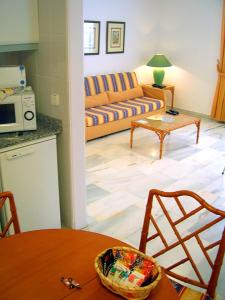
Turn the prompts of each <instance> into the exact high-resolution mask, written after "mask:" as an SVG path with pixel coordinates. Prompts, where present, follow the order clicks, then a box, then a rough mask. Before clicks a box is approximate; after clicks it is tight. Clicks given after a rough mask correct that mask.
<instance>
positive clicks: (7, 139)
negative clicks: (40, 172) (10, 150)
mask: <svg viewBox="0 0 225 300" xmlns="http://www.w3.org/2000/svg"><path fill="white" fill-rule="evenodd" d="M60 132H62V121H61V120H58V119H55V118H52V117H49V116H46V115H43V114H40V113H38V114H37V130H32V131H24V132H19V133H18V132H10V133H0V149H3V148H6V147H10V146H14V145H18V144H21V143H26V142H30V141H34V140H37V139H40V138H45V137H48V136H51V135H55V134H59V133H60Z"/></svg>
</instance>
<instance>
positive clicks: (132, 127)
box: [130, 125, 135, 148]
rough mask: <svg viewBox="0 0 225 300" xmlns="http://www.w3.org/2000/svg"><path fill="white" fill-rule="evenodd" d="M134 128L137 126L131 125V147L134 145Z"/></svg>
mask: <svg viewBox="0 0 225 300" xmlns="http://www.w3.org/2000/svg"><path fill="white" fill-rule="evenodd" d="M134 129H135V126H133V125H131V129H130V148H132V146H133V134H134Z"/></svg>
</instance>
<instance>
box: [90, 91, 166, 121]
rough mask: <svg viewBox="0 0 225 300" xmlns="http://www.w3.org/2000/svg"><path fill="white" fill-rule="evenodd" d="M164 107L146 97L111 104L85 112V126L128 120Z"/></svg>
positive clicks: (162, 104)
mask: <svg viewBox="0 0 225 300" xmlns="http://www.w3.org/2000/svg"><path fill="white" fill-rule="evenodd" d="M163 106H164V101H162V100H158V99H152V98H148V97H140V98H135V99H131V100H126V101H121V102H116V103H111V104H108V105H102V106H98V107H93V108H88V109H86V110H85V121H86V126H88V127H90V126H97V125H101V124H104V123H109V122H112V121H116V120H121V119H124V118H129V117H133V116H137V115H141V114H144V113H148V112H151V111H154V110H158V109H160V108H162V107H163Z"/></svg>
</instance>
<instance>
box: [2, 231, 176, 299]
mask: <svg viewBox="0 0 225 300" xmlns="http://www.w3.org/2000/svg"><path fill="white" fill-rule="evenodd" d="M113 246H129V245H127V244H125V243H123V242H121V241H119V240H116V239H113V238H111V237H107V236H104V235H101V234H97V233H93V232H87V231H82V230H69V229H68V230H67V229H49V230H38V231H30V232H26V233H21V234H17V235H14V236H11V237H8V238H4V239H1V240H0V257H1V263H0V278H1V285H0V295H1V299H2V300H6V299H7V300H8V299H17V300H20V299H21V300H22V299H23V300H24V299H32V300H36V299H42V300H45V299H46V300H51V299H52V300H53V299H54V300H55V299H69V300H72V299H79V300H90V299H93V300H94V299H98V300H101V299H107V300H108V299H122V298H121V297H120V296H118V295H116V294H113V293H111V292H110V291H108V290H107V289H106V288H105V287H103V286H102V284H101V283H100V280H99V278H98V275H97V273H96V271H95V268H94V260H95V257H96V256H97V254H99V253H100V252H102V251H103V250H104V249H106V248H110V247H113ZM61 277H72V278H73V279H75V280H76V281H77V282H78V283H79V284H80V285H81V287H82V288H81V289H68V288H67V287H66V286H65V285H64V284H63V283H62V282H61V281H60V278H61ZM148 299H151V300H162V299H167V300H170V299H171V300H173V299H178V296H177V294H176V291H175V290H174V288H173V287H172V285H171V284H170V282H169V280H168V278H167V277H166V276H165V275H164V274H163V276H162V279H161V280H160V282H159V284H158V285H157V287H156V288H155V289H154V290H153V291H152V292H151V294H150V296H149V298H148Z"/></svg>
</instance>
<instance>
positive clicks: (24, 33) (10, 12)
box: [0, 0, 39, 45]
mask: <svg viewBox="0 0 225 300" xmlns="http://www.w3.org/2000/svg"><path fill="white" fill-rule="evenodd" d="M38 32H39V30H38V4H37V0H0V45H12V44H27V43H38V40H39V33H38Z"/></svg>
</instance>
